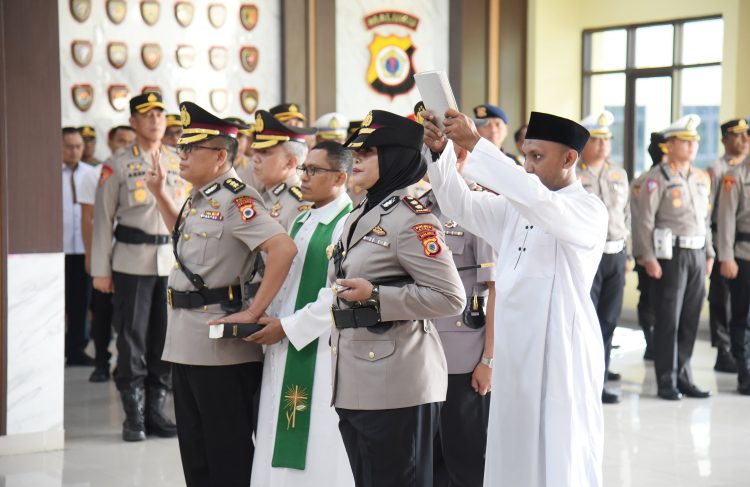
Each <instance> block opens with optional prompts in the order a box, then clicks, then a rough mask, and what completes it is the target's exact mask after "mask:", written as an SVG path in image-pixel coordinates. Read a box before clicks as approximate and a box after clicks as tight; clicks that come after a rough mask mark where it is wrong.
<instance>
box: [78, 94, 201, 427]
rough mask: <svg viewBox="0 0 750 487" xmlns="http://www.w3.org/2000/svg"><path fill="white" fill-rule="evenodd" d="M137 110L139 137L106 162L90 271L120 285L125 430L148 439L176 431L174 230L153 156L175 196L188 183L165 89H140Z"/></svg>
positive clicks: (97, 280) (99, 280) (98, 284)
mask: <svg viewBox="0 0 750 487" xmlns="http://www.w3.org/2000/svg"><path fill="white" fill-rule="evenodd" d="M130 113H131V117H130V125H131V126H132V127H133V128H134V129H135V131H136V142H135V144H133V145H131V146H129V147H127V148H125V150H123V151H122V152H119V153H118V154H115V155H114V156H112V158H110V159H109V160H108V161H107V162H106V163H105V164H104V165H103V166H102V170H101V176H100V181H99V188H98V190H97V194H96V201H95V210H94V228H93V239H92V240H93V241H92V252H91V274H92V276H93V277H94V282H93V285H94V287H95V288H96V289H97V290H99V291H100V292H103V293H112V292H113V291H114V295H113V298H112V305H113V320H112V321H113V325H114V328H115V330H116V331H117V373H116V374H115V383H116V384H117V389H118V390H119V391H120V396H121V399H122V404H123V408H124V410H125V422H124V423H123V431H122V435H123V439H124V440H126V441H139V440H143V439H145V437H146V432H148V433H155V434H157V435H159V436H174V435H175V434H177V431H176V428H175V425H174V423H172V422H171V421H170V420H169V419H167V417H166V416H164V412H163V409H164V403H165V398H166V391H167V389H168V388H169V387H170V386H171V373H170V367H169V364H167V363H166V362H164V361H163V360H162V359H161V354H162V348H163V346H164V335H165V333H166V329H167V308H166V306H167V302H166V297H167V275H168V274H169V271H170V269H171V267H172V264H173V262H174V259H173V256H172V252H171V250H170V248H169V232H168V230H167V228H166V227H165V226H164V222H162V219H161V217H160V215H159V211H158V210H157V208H156V202H155V201H154V199H153V197H151V195H150V194H149V192H148V190H147V189H146V182H145V178H146V173H147V171H148V170H149V169H151V167H152V161H153V158H154V157H160V158H161V160H162V163H163V164H164V165H165V166H166V168H167V169H166V171H167V176H166V179H167V180H166V188H167V189H166V191H167V193H168V195H169V197H170V198H171V199H172V200H173V201H175V202H182V201H184V199H185V196H186V190H187V183H185V181H183V180H182V179H181V178H180V176H179V170H178V169H179V168H178V158H177V155H176V154H175V153H174V152H173V151H172V150H171V149H167V148H166V147H165V146H164V145H162V143H161V139H162V137H163V136H164V130H165V128H166V117H165V115H164V104H163V103H162V100H161V96H160V95H159V94H158V93H145V94H143V95H138V96H135V97H133V98H132V99H131V100H130ZM113 240H114V245H113V243H112V242H113ZM144 387H145V389H146V390H145V395H144ZM144 409H145V417H144Z"/></svg>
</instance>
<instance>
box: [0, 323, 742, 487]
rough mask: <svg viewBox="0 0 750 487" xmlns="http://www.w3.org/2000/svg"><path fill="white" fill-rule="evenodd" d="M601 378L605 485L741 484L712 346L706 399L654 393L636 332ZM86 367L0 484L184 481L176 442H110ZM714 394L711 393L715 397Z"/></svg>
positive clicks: (728, 403)
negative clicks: (54, 446) (61, 409)
mask: <svg viewBox="0 0 750 487" xmlns="http://www.w3.org/2000/svg"><path fill="white" fill-rule="evenodd" d="M615 344H616V345H617V346H618V348H617V349H616V350H615V351H614V356H613V360H612V369H613V370H615V371H617V372H620V373H621V374H622V376H623V380H622V382H621V383H619V384H618V383H610V386H611V387H612V388H613V389H614V390H619V391H621V392H622V402H621V403H620V404H618V405H612V406H606V407H605V408H604V412H605V431H606V437H605V448H604V449H605V452H604V480H605V485H606V486H623V487H652V486H654V487H655V486H660V487H661V486H665V485H666V486H668V487H692V486H711V487H722V486H736V487H739V486H750V397H744V396H740V395H738V394H736V393H735V392H734V388H735V385H736V379H735V376H734V375H732V374H718V373H714V371H713V369H712V366H713V361H714V359H715V351H714V350H713V349H712V348H711V347H710V345H709V343H708V342H707V341H706V339H705V337H703V336H702V337H701V339H700V340H699V341H698V343H697V344H696V350H695V355H694V358H693V369H694V372H695V376H696V383H697V384H698V385H699V386H701V387H704V388H708V389H711V390H712V391H713V392H714V394H715V395H714V397H712V398H710V399H704V400H699V399H684V400H682V401H681V402H679V403H672V402H667V401H662V400H659V399H657V398H656V397H655V394H656V386H655V384H654V380H653V370H652V363H651V362H644V361H643V359H642V354H643V340H642V335H641V333H640V332H639V331H635V330H632V329H629V328H623V327H621V328H618V330H617V334H616V336H615ZM89 372H90V370H89V369H82V368H69V369H67V370H66V389H65V429H66V449H65V451H59V452H52V453H44V454H33V455H16V456H7V457H0V486H1V487H59V486H65V487H90V486H97V487H98V486H103V487H104V486H106V487H119V486H165V487H166V486H179V485H184V480H183V477H182V469H181V465H180V458H179V452H178V449H177V440H172V439H151V438H149V439H148V440H147V441H145V442H141V443H129V444H128V443H123V442H122V441H120V424H121V422H122V413H121V411H120V406H119V403H118V401H117V393H116V390H115V388H114V385H113V384H112V383H111V382H110V383H109V384H90V383H89V382H87V378H88V374H89ZM717 392H718V394H717Z"/></svg>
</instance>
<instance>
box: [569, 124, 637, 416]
mask: <svg viewBox="0 0 750 487" xmlns="http://www.w3.org/2000/svg"><path fill="white" fill-rule="evenodd" d="M614 120H615V117H614V115H612V113H611V112H608V111H606V110H605V111H603V112H599V113H592V114H591V115H589V116H588V117H586V118H584V119H583V120H582V121H581V125H583V126H584V127H586V129H587V130H588V131H589V133H590V134H591V137H590V138H589V141H588V142H587V143H586V146H585V147H584V148H583V152H582V153H581V162H580V163H579V164H578V165H577V166H576V175H577V176H578V179H579V180H580V181H581V185H582V186H583V187H584V189H585V190H586V191H588V192H589V193H594V194H595V195H597V196H598V197H599V199H601V200H602V202H603V203H604V205H605V206H606V207H607V213H608V214H609V224H608V227H607V242H606V243H605V244H604V254H603V255H602V260H601V262H600V263H599V268H598V269H597V271H596V276H594V282H593V284H592V285H591V300H592V301H593V302H594V307H595V308H596V314H597V316H598V318H599V326H600V327H601V329H602V340H603V342H604V380H605V381H606V380H607V379H609V380H619V379H620V375H619V374H616V373H614V372H609V357H610V353H611V351H612V337H613V336H614V333H615V328H617V320H618V319H619V318H620V313H621V312H622V300H623V295H624V294H625V272H626V270H627V267H628V265H629V260H630V257H629V250H630V249H629V247H630V246H629V245H627V242H628V240H629V234H630V194H629V193H630V191H629V186H628V174H627V173H626V172H625V170H624V169H623V168H622V167H619V166H616V165H615V164H614V163H613V162H612V161H610V160H609V156H610V154H611V152H612V142H611V141H612V131H611V130H610V126H611V125H612V123H613V122H614ZM602 402H603V403H605V404H614V403H618V402H620V397H619V396H618V395H617V394H614V393H612V392H610V391H608V390H606V389H604V390H603V391H602Z"/></svg>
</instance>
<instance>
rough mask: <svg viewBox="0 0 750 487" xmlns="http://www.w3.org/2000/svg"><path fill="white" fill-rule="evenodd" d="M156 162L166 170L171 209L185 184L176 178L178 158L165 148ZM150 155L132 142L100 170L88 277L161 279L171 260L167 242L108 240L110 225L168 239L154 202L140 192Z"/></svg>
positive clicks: (143, 189)
mask: <svg viewBox="0 0 750 487" xmlns="http://www.w3.org/2000/svg"><path fill="white" fill-rule="evenodd" d="M161 151H162V156H161V164H162V165H163V166H164V167H165V169H166V171H167V180H166V188H167V192H168V193H169V195H170V196H171V197H172V199H173V200H174V202H175V203H176V204H177V205H182V203H183V202H184V201H185V198H186V197H187V194H188V192H189V187H190V185H189V183H187V182H185V181H184V180H183V179H182V178H180V176H179V174H180V171H179V158H178V157H177V154H176V153H175V152H174V151H173V150H172V149H169V148H167V147H165V146H162V148H161ZM149 169H151V157H150V156H149V155H148V154H144V153H143V151H142V150H141V148H140V147H138V145H137V144H133V145H131V146H130V147H127V148H125V150H123V151H121V152H119V153H117V154H115V155H114V156H112V157H111V158H110V159H108V160H107V162H105V164H104V166H102V174H101V177H100V180H99V188H98V189H97V192H96V201H95V203H94V205H95V206H94V229H93V239H92V240H93V241H92V244H91V275H92V276H97V277H108V276H111V275H112V271H115V272H122V273H125V274H133V275H137V276H166V275H168V274H169V271H170V270H171V268H172V264H173V263H174V257H173V256H172V250H171V248H170V246H169V244H168V243H167V244H164V245H151V244H129V243H122V242H113V237H114V226H115V223H116V224H118V225H126V226H128V227H133V228H137V229H139V230H142V231H143V232H146V233H148V234H151V235H168V234H169V233H170V231H171V229H167V227H166V226H165V225H164V221H163V220H162V218H161V214H160V213H159V210H158V209H157V207H156V201H155V200H154V197H153V196H152V195H151V192H150V191H149V190H148V188H146V173H147V171H148V170H149Z"/></svg>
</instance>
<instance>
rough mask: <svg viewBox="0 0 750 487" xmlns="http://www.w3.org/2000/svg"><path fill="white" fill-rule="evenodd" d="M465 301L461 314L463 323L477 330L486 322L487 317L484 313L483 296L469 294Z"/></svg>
mask: <svg viewBox="0 0 750 487" xmlns="http://www.w3.org/2000/svg"><path fill="white" fill-rule="evenodd" d="M466 301H467V302H466V308H464V314H463V320H464V324H465V325H466V326H468V327H469V328H472V329H474V330H478V329H479V328H482V327H483V326H484V325H485V323H486V322H487V317H486V316H485V314H484V305H485V297H484V296H469V297H468V298H466Z"/></svg>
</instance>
